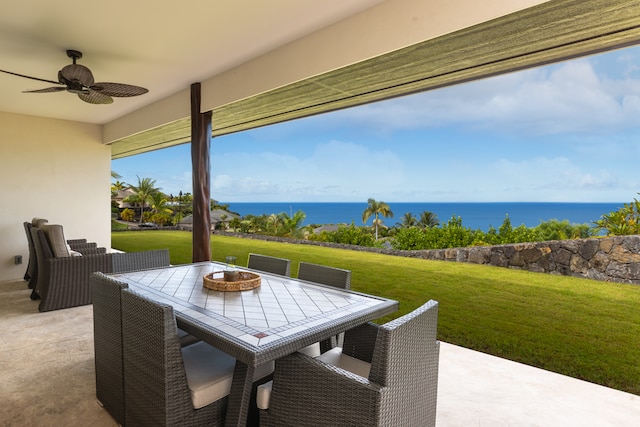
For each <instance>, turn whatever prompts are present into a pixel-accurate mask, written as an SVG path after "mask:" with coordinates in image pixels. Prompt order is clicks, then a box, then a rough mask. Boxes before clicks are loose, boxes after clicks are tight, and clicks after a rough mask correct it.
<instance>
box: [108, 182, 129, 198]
mask: <svg viewBox="0 0 640 427" xmlns="http://www.w3.org/2000/svg"><path fill="white" fill-rule="evenodd" d="M128 186H129V184H127V183H126V182H124V181H116V182H113V183H111V198H114V197H117V196H118V191H121V190H124V189H125V188H127V187H128Z"/></svg>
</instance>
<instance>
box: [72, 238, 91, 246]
mask: <svg viewBox="0 0 640 427" xmlns="http://www.w3.org/2000/svg"><path fill="white" fill-rule="evenodd" d="M86 243H87V239H69V240H67V245H69V246H75V245H82V244H86Z"/></svg>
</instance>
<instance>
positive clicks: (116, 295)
mask: <svg viewBox="0 0 640 427" xmlns="http://www.w3.org/2000/svg"><path fill="white" fill-rule="evenodd" d="M89 282H90V285H91V296H92V300H93V347H94V362H95V371H96V397H97V398H98V402H99V403H100V405H102V407H104V408H105V409H106V410H107V412H109V414H111V416H112V417H113V418H114V419H115V420H116V421H117V422H118V424H120V425H121V426H124V425H125V418H124V405H125V402H124V364H123V359H122V307H121V306H122V302H121V301H122V298H121V295H122V290H123V289H126V288H128V287H129V286H128V285H127V284H126V283H124V282H120V281H118V280H116V279H114V278H112V277H109V276H107V275H105V274H103V273H93V274H92V275H91V278H90V279H89Z"/></svg>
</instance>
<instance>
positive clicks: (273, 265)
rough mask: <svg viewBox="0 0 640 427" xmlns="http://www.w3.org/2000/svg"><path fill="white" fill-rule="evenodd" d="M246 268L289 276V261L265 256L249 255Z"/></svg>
mask: <svg viewBox="0 0 640 427" xmlns="http://www.w3.org/2000/svg"><path fill="white" fill-rule="evenodd" d="M247 267H249V268H252V269H254V270H260V271H265V272H267V273H273V274H279V275H281V276H290V275H291V261H290V260H288V259H285V258H276V257H272V256H267V255H259V254H249V262H248V263H247Z"/></svg>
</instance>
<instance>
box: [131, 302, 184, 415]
mask: <svg viewBox="0 0 640 427" xmlns="http://www.w3.org/2000/svg"><path fill="white" fill-rule="evenodd" d="M122 332H123V333H122V339H123V354H124V385H125V387H124V389H125V395H126V405H125V413H126V421H127V424H130V425H165V424H166V420H167V418H169V417H175V416H178V415H179V414H180V413H181V412H183V411H185V410H188V411H192V408H193V406H192V403H191V397H190V392H189V386H188V383H187V377H186V373H185V370H184V363H183V359H182V352H181V349H180V342H179V339H178V327H177V325H176V319H175V315H174V313H173V308H172V307H171V306H167V305H161V304H158V303H156V302H154V301H151V300H149V299H147V298H145V297H143V296H140V295H138V294H135V293H133V292H131V291H128V290H123V291H122Z"/></svg>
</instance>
